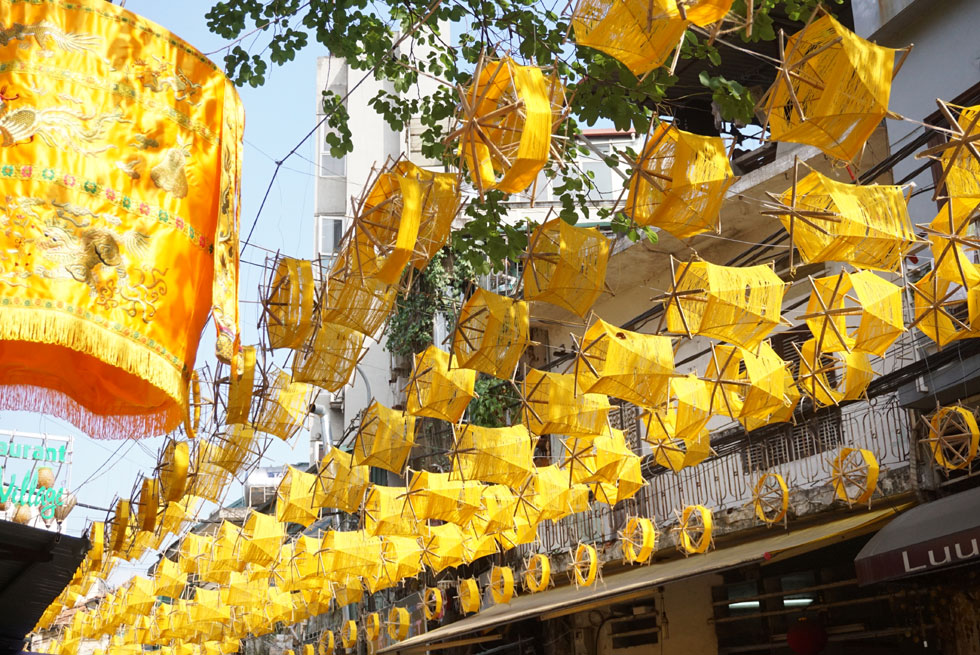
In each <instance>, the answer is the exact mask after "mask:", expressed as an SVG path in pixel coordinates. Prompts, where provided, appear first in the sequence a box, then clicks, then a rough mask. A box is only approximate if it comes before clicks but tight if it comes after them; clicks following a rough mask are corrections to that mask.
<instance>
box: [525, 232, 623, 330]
mask: <svg viewBox="0 0 980 655" xmlns="http://www.w3.org/2000/svg"><path fill="white" fill-rule="evenodd" d="M608 261H609V241H608V239H606V237H605V236H603V235H602V233H601V232H599V230H597V229H595V228H593V227H575V226H574V225H569V224H568V223H566V222H565V221H563V220H562V219H560V218H554V219H551V220H549V221H547V222H545V223H543V224H541V225H539V226H538V227H537V229H535V230H534V233H533V234H532V235H531V239H530V241H529V242H528V246H527V254H526V256H525V266H524V275H523V282H524V300H528V301H530V300H537V301H542V302H547V303H550V304H552V305H556V306H558V307H562V308H564V309H567V310H568V311H570V312H572V313H573V314H576V315H578V316H585V315H586V313H588V311H589V308H591V307H592V305H593V304H594V303H595V302H596V300H598V299H599V296H600V295H601V294H602V292H603V289H604V288H605V283H606V264H607V263H608Z"/></svg>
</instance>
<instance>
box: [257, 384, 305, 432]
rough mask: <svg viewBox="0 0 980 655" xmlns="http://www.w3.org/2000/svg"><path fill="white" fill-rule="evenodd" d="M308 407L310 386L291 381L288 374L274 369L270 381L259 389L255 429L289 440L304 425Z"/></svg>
mask: <svg viewBox="0 0 980 655" xmlns="http://www.w3.org/2000/svg"><path fill="white" fill-rule="evenodd" d="M309 407H310V388H309V386H308V385H305V384H303V383H302V382H293V381H292V379H291V378H290V376H289V374H287V373H286V372H284V371H277V372H275V373H274V374H273V380H272V384H270V385H269V386H268V387H267V388H266V389H265V390H264V391H263V392H262V404H261V406H260V407H259V413H258V417H257V418H256V420H255V426H254V427H255V429H256V430H258V431H259V432H265V433H266V434H271V435H273V436H275V437H278V438H280V439H282V440H283V441H288V440H289V439H291V438H292V437H293V435H295V434H296V432H297V431H298V430H299V429H300V428H301V427H302V426H303V421H305V420H306V414H307V412H308V410H309Z"/></svg>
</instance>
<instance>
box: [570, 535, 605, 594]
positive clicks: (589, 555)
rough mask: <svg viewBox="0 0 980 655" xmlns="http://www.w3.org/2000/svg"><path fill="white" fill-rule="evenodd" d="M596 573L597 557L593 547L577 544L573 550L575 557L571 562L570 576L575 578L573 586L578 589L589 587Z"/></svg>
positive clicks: (597, 569) (597, 566)
mask: <svg viewBox="0 0 980 655" xmlns="http://www.w3.org/2000/svg"><path fill="white" fill-rule="evenodd" d="M598 573H599V556H598V554H597V553H596V552H595V546H590V545H589V544H579V545H578V547H577V548H576V549H575V555H574V558H573V560H572V574H573V576H574V578H575V585H576V586H578V587H591V586H592V583H594V582H595V579H596V575H597V574H598Z"/></svg>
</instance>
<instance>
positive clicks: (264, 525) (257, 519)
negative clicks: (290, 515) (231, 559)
mask: <svg viewBox="0 0 980 655" xmlns="http://www.w3.org/2000/svg"><path fill="white" fill-rule="evenodd" d="M242 537H243V539H244V540H243V542H242V545H241V550H240V555H241V558H242V559H243V560H245V561H246V562H251V563H252V564H258V565H260V566H268V565H270V564H272V563H273V562H274V561H275V560H276V556H277V555H278V554H279V549H280V547H281V546H282V542H283V540H284V539H285V538H286V526H284V525H283V524H282V523H281V522H280V521H279V520H278V519H277V518H276V517H274V516H270V515H269V514H263V513H262V512H256V511H253V512H252V513H251V514H249V515H248V519H246V521H245V525H244V526H243V527H242Z"/></svg>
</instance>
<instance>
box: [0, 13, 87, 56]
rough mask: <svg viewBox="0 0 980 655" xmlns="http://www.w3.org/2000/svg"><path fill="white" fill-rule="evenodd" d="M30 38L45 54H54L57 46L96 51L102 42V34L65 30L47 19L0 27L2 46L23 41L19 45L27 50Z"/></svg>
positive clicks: (29, 45) (76, 50) (70, 50)
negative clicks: (30, 23) (27, 23)
mask: <svg viewBox="0 0 980 655" xmlns="http://www.w3.org/2000/svg"><path fill="white" fill-rule="evenodd" d="M30 39H34V42H35V43H37V45H38V46H39V47H40V48H41V52H42V53H44V54H53V52H54V48H56V47H57V48H61V49H62V50H64V51H65V52H94V51H95V48H96V46H99V45H101V44H102V37H100V36H95V35H93V34H75V33H74V32H65V31H64V30H62V29H61V28H59V27H58V26H57V25H55V24H54V23H52V22H51V21H47V20H42V21H40V22H38V23H34V24H33V25H23V24H21V23H14V24H13V25H11V26H10V27H6V28H3V29H0V46H6V45H9V44H10V42H11V41H23V43H21V44H20V45H19V46H18V47H20V48H23V49H25V50H26V49H27V48H30V47H31V43H30Z"/></svg>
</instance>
